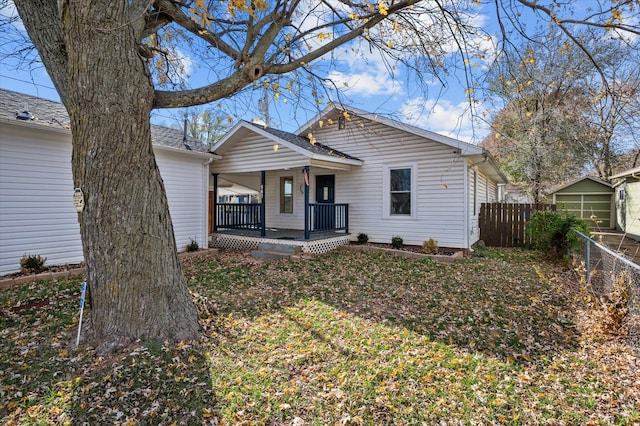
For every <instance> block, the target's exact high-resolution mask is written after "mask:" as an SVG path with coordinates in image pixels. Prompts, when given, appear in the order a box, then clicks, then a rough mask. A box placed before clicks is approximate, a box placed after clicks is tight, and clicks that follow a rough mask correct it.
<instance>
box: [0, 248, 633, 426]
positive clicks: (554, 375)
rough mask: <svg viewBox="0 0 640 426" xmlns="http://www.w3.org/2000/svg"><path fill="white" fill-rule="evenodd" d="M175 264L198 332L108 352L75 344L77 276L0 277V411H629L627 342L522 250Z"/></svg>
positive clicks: (443, 418)
mask: <svg viewBox="0 0 640 426" xmlns="http://www.w3.org/2000/svg"><path fill="white" fill-rule="evenodd" d="M183 267H184V271H185V275H186V277H187V281H188V283H189V286H190V288H191V290H192V292H193V293H194V296H195V299H196V302H197V303H198V305H199V307H200V309H201V322H202V325H203V327H204V329H205V332H206V333H205V337H204V338H203V339H202V340H201V341H199V342H180V343H175V344H174V343H167V342H156V343H140V344H138V345H134V346H132V347H130V348H128V349H127V350H125V351H121V352H119V353H117V354H115V355H112V356H110V357H108V358H100V357H97V356H95V354H94V353H93V351H92V350H91V349H90V348H87V347H83V346H82V344H81V345H80V347H79V348H76V347H75V333H76V331H77V324H78V293H79V289H80V281H81V279H80V278H77V279H69V280H63V281H55V282H51V281H39V282H35V283H32V284H27V285H23V286H19V287H15V288H11V289H5V290H3V291H2V293H0V324H1V334H0V352H1V355H0V381H1V383H0V420H1V421H2V423H3V424H8V425H12V424H21V425H24V424H26V425H28V424H82V423H85V424H154V425H155V424H164V425H171V424H194V425H197V424H245V425H253V424H265V425H271V424H277V425H279V424H286V425H328V424H337V425H350V424H352V425H360V424H362V425H371V424H426V425H431V424H514V425H517V424H638V423H640V377H639V374H640V373H639V370H640V362H639V361H640V360H639V359H638V357H637V354H636V353H634V351H633V350H632V349H631V348H629V347H628V346H627V345H626V344H625V339H623V338H620V337H619V336H615V335H606V336H603V335H602V334H594V333H591V332H590V329H589V328H588V327H586V326H585V324H586V322H585V320H584V318H586V317H588V315H585V314H584V312H583V311H582V310H581V309H582V308H581V306H580V305H579V304H577V303H576V301H575V300H574V299H575V298H574V297H573V296H575V295H574V294H572V293H571V291H570V289H571V288H575V287H576V286H575V285H572V284H575V280H577V278H576V277H575V275H573V274H571V273H568V272H567V271H566V269H563V268H562V267H560V266H558V265H554V264H550V263H548V262H546V261H544V260H543V259H541V258H540V257H539V256H538V255H537V254H535V253H534V252H529V251H522V250H493V249H491V250H488V251H487V252H486V253H485V256H484V257H482V258H480V257H472V258H469V259H464V260H461V261H458V262H456V263H453V264H441V263H436V262H433V261H431V260H421V261H416V260H410V259H405V258H402V257H396V256H389V255H385V254H380V253H364V252H351V251H341V250H338V251H335V252H333V253H330V254H327V255H322V256H314V257H307V256H303V257H302V258H300V259H293V260H286V261H276V262H268V263H262V262H254V261H252V260H250V259H249V258H247V256H246V253H238V252H221V253H219V254H217V255H211V256H206V257H196V258H189V259H187V260H185V261H184V266H183ZM572 280H573V281H572ZM45 302H46V303H45ZM86 314H87V315H90V312H89V311H87V312H86Z"/></svg>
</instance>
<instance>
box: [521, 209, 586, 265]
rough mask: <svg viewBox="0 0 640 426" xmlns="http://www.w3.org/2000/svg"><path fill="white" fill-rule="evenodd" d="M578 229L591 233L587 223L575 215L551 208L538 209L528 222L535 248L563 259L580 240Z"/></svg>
mask: <svg viewBox="0 0 640 426" xmlns="http://www.w3.org/2000/svg"><path fill="white" fill-rule="evenodd" d="M572 229H577V230H579V231H582V232H583V233H585V234H587V235H589V227H588V226H587V223H586V222H585V221H583V220H581V219H578V218H577V217H575V216H574V215H571V214H569V213H567V212H566V211H564V212H555V211H550V210H544V211H537V212H534V213H533V214H532V215H531V219H530V220H529V223H528V224H527V234H528V235H529V237H530V238H531V240H532V245H533V248H535V249H537V250H540V251H543V252H546V253H548V254H549V256H550V257H552V258H556V259H562V258H563V257H564V256H566V255H567V251H568V250H569V249H570V248H571V247H573V246H574V245H575V244H576V243H577V242H578V235H577V234H576V233H574V232H571V230H572Z"/></svg>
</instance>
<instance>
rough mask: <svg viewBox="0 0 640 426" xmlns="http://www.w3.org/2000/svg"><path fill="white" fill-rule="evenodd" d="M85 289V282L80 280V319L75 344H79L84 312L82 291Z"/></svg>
mask: <svg viewBox="0 0 640 426" xmlns="http://www.w3.org/2000/svg"><path fill="white" fill-rule="evenodd" d="M86 290H87V282H86V281H82V289H81V290H80V321H79V322H78V337H76V346H78V345H79V344H80V330H81V329H82V313H83V312H84V293H85V291H86Z"/></svg>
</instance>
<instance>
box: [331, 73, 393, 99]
mask: <svg viewBox="0 0 640 426" xmlns="http://www.w3.org/2000/svg"><path fill="white" fill-rule="evenodd" d="M327 77H328V78H329V79H331V81H333V82H334V83H335V84H336V85H337V86H338V88H339V89H340V90H341V91H342V92H344V93H345V94H346V95H349V96H362V97H364V98H368V97H371V96H378V95H396V94H399V93H400V92H401V91H402V84H401V83H400V82H399V81H397V80H394V79H393V76H391V74H390V73H389V71H387V70H386V69H384V68H383V69H379V68H378V67H374V69H372V70H370V71H360V72H353V73H342V72H340V71H331V72H330V73H329V75H328V76H327Z"/></svg>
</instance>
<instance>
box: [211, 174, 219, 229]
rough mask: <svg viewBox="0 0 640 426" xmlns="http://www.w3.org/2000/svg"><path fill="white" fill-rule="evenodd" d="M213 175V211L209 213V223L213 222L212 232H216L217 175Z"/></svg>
mask: <svg viewBox="0 0 640 426" xmlns="http://www.w3.org/2000/svg"><path fill="white" fill-rule="evenodd" d="M211 174H212V175H213V200H212V204H213V211H212V212H211V221H212V222H213V232H217V231H218V173H211Z"/></svg>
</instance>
